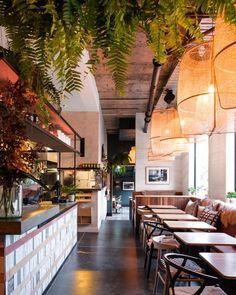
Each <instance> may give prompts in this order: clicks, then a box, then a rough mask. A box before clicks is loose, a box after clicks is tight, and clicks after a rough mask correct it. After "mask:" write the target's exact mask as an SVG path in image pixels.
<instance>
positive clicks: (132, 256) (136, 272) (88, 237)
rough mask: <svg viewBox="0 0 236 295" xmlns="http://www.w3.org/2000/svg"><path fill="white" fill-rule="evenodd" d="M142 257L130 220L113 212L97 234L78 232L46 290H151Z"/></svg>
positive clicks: (137, 293) (90, 293) (97, 293)
mask: <svg viewBox="0 0 236 295" xmlns="http://www.w3.org/2000/svg"><path fill="white" fill-rule="evenodd" d="M124 211H125V213H124V212H123V215H124V216H126V217H127V212H128V211H127V210H124ZM121 213H122V212H121ZM118 216H119V217H118ZM126 217H124V218H125V219H126ZM116 218H120V219H119V220H116ZM143 261H144V257H143V249H142V247H141V245H140V243H139V241H138V240H137V239H136V238H135V236H134V233H133V227H132V223H131V221H129V220H127V219H126V220H122V219H121V215H115V214H114V215H113V218H112V217H109V218H107V220H105V221H104V222H103V223H102V226H101V230H100V232H99V233H98V234H96V233H80V234H79V237H78V244H77V246H76V247H75V249H74V250H73V251H72V253H71V254H70V256H69V258H68V259H67V261H66V262H65V264H64V266H63V267H62V269H61V270H60V272H59V273H58V275H57V277H56V279H55V280H54V282H53V283H52V285H51V287H50V288H49V290H48V291H47V292H46V294H47V295H60V294H65V295H74V294H78V295H111V294H112V295H145V294H148V295H149V294H152V287H153V280H152V277H151V278H150V279H149V280H147V279H146V277H145V273H144V269H143ZM160 294H161V293H160Z"/></svg>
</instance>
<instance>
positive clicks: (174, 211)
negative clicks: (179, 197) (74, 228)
mask: <svg viewBox="0 0 236 295" xmlns="http://www.w3.org/2000/svg"><path fill="white" fill-rule="evenodd" d="M152 212H153V213H154V214H186V212H184V211H183V210H180V209H152Z"/></svg>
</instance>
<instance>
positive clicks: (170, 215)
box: [157, 214, 198, 221]
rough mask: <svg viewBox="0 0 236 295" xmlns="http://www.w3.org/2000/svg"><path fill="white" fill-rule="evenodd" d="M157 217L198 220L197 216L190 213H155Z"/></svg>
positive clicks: (161, 218)
mask: <svg viewBox="0 0 236 295" xmlns="http://www.w3.org/2000/svg"><path fill="white" fill-rule="evenodd" d="M157 217H158V218H159V219H160V220H161V221H163V220H191V221H194V220H198V218H197V217H195V216H193V215H191V214H157Z"/></svg>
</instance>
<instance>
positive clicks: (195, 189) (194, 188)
mask: <svg viewBox="0 0 236 295" xmlns="http://www.w3.org/2000/svg"><path fill="white" fill-rule="evenodd" d="M188 192H189V194H190V195H195V194H196V192H197V188H196V187H194V186H190V187H189V188H188Z"/></svg>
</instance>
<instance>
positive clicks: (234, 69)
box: [213, 17, 236, 109]
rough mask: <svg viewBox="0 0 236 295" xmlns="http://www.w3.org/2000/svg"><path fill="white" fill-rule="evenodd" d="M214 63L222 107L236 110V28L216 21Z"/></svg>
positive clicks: (219, 18) (221, 20) (222, 20)
mask: <svg viewBox="0 0 236 295" xmlns="http://www.w3.org/2000/svg"><path fill="white" fill-rule="evenodd" d="M213 52H214V56H213V63H214V74H215V86H216V89H217V94H218V98H219V103H220V106H221V107H222V108H224V109H232V108H236V83H235V81H236V26H235V25H230V24H228V23H225V22H224V19H223V18H222V17H218V18H217V20H216V26H215V34H214V42H213Z"/></svg>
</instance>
